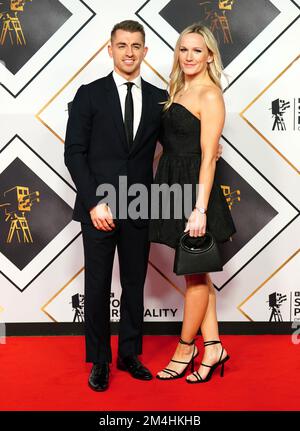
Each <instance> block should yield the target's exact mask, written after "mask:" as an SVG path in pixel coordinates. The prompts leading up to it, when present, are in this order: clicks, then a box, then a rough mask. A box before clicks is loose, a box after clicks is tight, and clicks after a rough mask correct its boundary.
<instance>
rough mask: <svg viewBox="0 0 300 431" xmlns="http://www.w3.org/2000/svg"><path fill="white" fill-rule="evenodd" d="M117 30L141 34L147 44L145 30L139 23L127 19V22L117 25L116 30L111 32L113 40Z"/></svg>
mask: <svg viewBox="0 0 300 431" xmlns="http://www.w3.org/2000/svg"><path fill="white" fill-rule="evenodd" d="M117 30H124V31H128V32H129V33H135V32H139V33H141V34H142V37H143V43H144V44H145V30H144V27H143V26H142V24H140V23H139V22H138V21H133V20H130V19H127V20H125V21H122V22H118V23H117V24H115V25H114V28H113V29H112V31H111V35H110V37H111V40H112V39H113V38H114V36H115V34H116V31H117Z"/></svg>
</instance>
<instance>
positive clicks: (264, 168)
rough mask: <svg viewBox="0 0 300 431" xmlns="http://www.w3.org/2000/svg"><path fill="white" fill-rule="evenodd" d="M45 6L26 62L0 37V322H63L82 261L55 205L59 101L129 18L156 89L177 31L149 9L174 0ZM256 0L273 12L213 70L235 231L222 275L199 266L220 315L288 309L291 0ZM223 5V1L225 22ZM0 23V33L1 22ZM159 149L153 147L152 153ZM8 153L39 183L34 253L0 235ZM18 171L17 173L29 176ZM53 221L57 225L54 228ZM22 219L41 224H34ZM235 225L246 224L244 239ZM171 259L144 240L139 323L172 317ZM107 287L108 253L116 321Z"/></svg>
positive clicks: (299, 294)
mask: <svg viewBox="0 0 300 431" xmlns="http://www.w3.org/2000/svg"><path fill="white" fill-rule="evenodd" d="M35 1H36V0H32V2H31V3H29V2H28V3H25V5H24V10H23V12H19V17H20V21H21V23H22V19H24V20H25V17H26V14H27V18H28V16H29V12H30V7H32V10H33V7H34V2H35ZM40 2H42V0H40ZM54 3H60V4H61V5H62V6H63V7H64V10H66V11H69V12H68V14H69V15H68V16H67V15H66V20H65V22H63V23H61V24H60V26H59V27H58V28H57V29H56V30H55V32H54V33H53V35H52V36H51V37H49V38H48V39H47V41H45V42H43V44H41V46H40V47H39V48H38V49H36V50H35V52H33V53H32V55H31V56H30V57H29V58H28V59H26V61H25V60H23V63H22V64H21V63H20V62H19V63H18V64H19V66H16V65H14V66H13V65H11V64H13V61H15V60H16V56H18V55H21V54H20V52H21V51H20V50H21V49H22V48H24V46H21V47H20V46H19V47H18V46H16V44H14V45H13V46H12V44H11V42H10V41H9V39H8V36H7V38H6V40H5V42H4V43H3V44H2V45H1V44H0V59H1V61H2V63H1V64H0V82H1V86H0V114H1V117H0V118H1V120H0V121H1V123H0V124H1V133H0V205H2V207H1V206H0V218H1V220H2V224H1V232H0V236H1V239H0V241H1V243H0V246H1V248H0V270H1V274H0V320H1V321H4V322H72V321H73V319H74V316H75V310H74V308H73V307H72V296H73V295H77V294H79V295H80V294H83V278H84V268H83V249H82V238H81V234H80V224H79V223H77V222H74V221H71V220H70V209H69V207H68V206H70V207H72V206H73V203H74V199H75V191H74V185H73V183H72V180H71V178H70V175H69V173H68V171H67V169H66V167H65V166H64V161H63V152H64V145H63V143H64V136H65V128H66V122H67V115H68V114H67V103H68V102H70V101H71V100H72V99H73V97H74V95H75V92H76V90H77V89H78V87H79V86H80V85H81V84H82V83H88V82H90V81H93V80H95V79H97V78H99V77H101V76H104V75H106V74H108V73H109V72H110V71H111V69H112V61H111V59H110V58H109V56H108V53H107V44H108V40H109V37H110V31H111V29H112V27H113V25H114V24H115V23H116V22H119V21H122V20H124V19H136V20H139V21H140V22H141V23H143V24H144V27H145V30H146V44H147V46H148V47H149V52H148V54H147V57H146V61H145V62H144V63H143V66H142V75H143V77H144V78H145V79H146V80H148V81H150V82H151V83H153V84H155V85H157V86H159V87H163V88H166V84H167V80H168V75H169V72H170V68H171V64H172V57H173V51H172V47H173V46H174V44H175V41H176V39H177V36H178V31H177V30H176V28H175V27H176V26H175V27H174V26H172V25H171V24H170V22H168V21H167V20H166V19H165V15H164V14H163V13H161V11H162V10H163V8H165V7H166V6H168V7H171V6H172V3H176V2H170V1H167V0H150V1H147V2H145V1H144V0H126V1H125V0H123V1H121V0H119V1H118V0H110V1H102V0H85V1H84V2H83V1H79V0H61V1H60V2H58V1H56V0H53V2H52V1H50V2H48V6H49V4H50V6H51V4H52V5H53V6H54ZM177 3H178V1H177ZM181 3H182V4H185V6H184V7H185V8H186V9H188V7H189V5H191V4H192V3H197V2H192V1H188V2H184V1H183V0H182V2H181ZM211 3H218V2H211ZM220 3H222V2H220ZM223 3H224V2H223ZM225 3H226V2H225ZM238 3H239V2H238V0H237V1H236V2H235V3H234V4H233V6H232V13H233V12H234V8H235V7H236V8H237V7H238ZM248 3H249V2H248ZM254 3H255V5H254ZM267 3H268V4H270V7H271V6H272V7H273V8H274V10H276V11H277V12H276V13H274V16H272V19H270V20H269V21H270V22H267V24H265V25H264V28H263V29H260V30H259V32H258V33H257V34H256V35H255V37H254V38H251V39H249V40H248V41H247V44H245V46H243V47H242V49H240V50H239V51H238V52H235V55H234V57H233V59H231V60H230V61H228V64H227V65H226V68H225V72H226V74H227V75H228V79H229V82H230V85H229V86H228V84H226V81H224V88H225V87H226V86H227V88H226V90H225V92H224V97H225V102H226V110H227V118H226V125H225V129H224V133H223V138H222V141H221V143H222V145H223V154H222V160H221V161H220V162H221V163H223V165H224V166H225V168H226V167H227V168H226V169H227V171H228V169H230V172H231V174H230V172H229V171H228V172H229V177H228V176H227V177H226V179H225V177H224V185H225V186H228V187H230V195H229V197H230V198H231V199H230V201H229V202H230V205H232V207H231V210H232V214H233V218H234V221H235V222H236V224H237V226H238V232H237V234H235V235H234V237H233V244H229V248H230V250H229V251H228V253H229V254H228V256H229V257H230V258H228V260H227V262H226V265H225V267H224V271H223V272H221V273H215V274H212V280H213V282H214V285H215V288H216V293H217V304H218V317H219V320H220V321H232V322H236V321H268V320H269V319H270V318H271V315H272V320H276V319H277V320H279V319H282V320H284V321H292V320H294V319H295V318H297V317H298V318H300V299H299V298H300V287H299V283H298V280H299V266H300V255H299V253H298V252H299V237H300V218H299V217H298V218H297V215H299V207H300V193H299V187H300V184H299V169H300V149H299V142H300V88H299V74H300V57H299V51H300V50H299V40H300V25H299V20H298V21H297V20H296V18H297V17H299V12H300V9H299V4H298V2H296V1H290V0H280V1H279V0H276V1H275V0H272V1H268V2H265V1H263V0H260V1H255V2H253V8H254V7H257V6H260V7H258V10H257V11H254V12H255V13H258V15H257V16H258V18H259V16H260V15H261V14H262V15H263V14H266V13H267V12H266V11H264V7H266V6H265V5H266V4H267ZM240 4H242V2H241V3H240ZM175 6H176V5H175ZM175 6H174V7H175ZM236 10H237V9H236ZM230 12H231V11H230V9H227V10H225V13H226V14H227V16H228V18H230ZM254 12H253V13H254ZM32 13H33V12H32ZM175 13H176V7H175ZM178 13H180V11H179V10H178ZM244 13H245V14H246V10H245V11H244ZM247 13H248V12H247ZM187 14H188V12H187ZM220 14H223V10H222V9H220ZM0 16H1V9H0ZM67 18H68V19H67ZM48 19H49V20H50V19H51V14H50V15H49V18H48ZM249 19H252V20H253V19H254V18H253V17H252V18H251V17H249ZM196 20H197V19H196V18H195V19H194V21H196ZM0 22H2V24H0V25H2V28H1V27H0V34H1V31H2V30H3V28H4V21H3V20H2V21H0ZM24 23H25V21H24ZM35 23H36V21H35ZM46 24H47V19H46V20H45V21H43V19H41V20H40V23H39V25H40V31H42V30H43V26H45V28H46ZM24 25H25V24H24ZM255 25H256V23H255V22H254V21H253V26H255ZM24 28H25V27H24ZM35 30H36V27H33V30H32V33H31V31H28V32H27V33H25V31H24V36H25V38H26V41H27V47H28V49H29V47H30V38H34V34H35V33H34V31H35ZM240 31H241V32H242V29H240ZM232 36H233V41H235V40H237V41H238V37H239V36H238V33H237V34H235V33H232ZM13 37H15V36H14V35H13ZM221 51H222V49H221ZM12 57H13V58H12ZM9 59H12V60H13V61H12V63H10V62H9V61H8V60H9ZM16 64H17V63H16ZM276 100H278V102H276ZM272 103H273V105H272ZM276 103H277V104H278V107H279V108H278V112H277V117H276V116H275V114H274V112H275V111H274V112H273V111H272V110H271V108H272V106H273V107H274V110H276V109H275V108H276V106H277V105H276ZM272 114H273V115H272ZM275 117H276V118H277V120H278V121H279V122H280V125H279V126H280V127H283V128H285V130H280V127H279V126H278V123H276V127H275V128H274V130H272V128H273V126H274V124H275V119H276V118H275ZM283 122H284V126H282V123H283ZM278 128H279V129H278ZM159 153H160V147H159V145H158V148H157V156H158V155H159ZM16 158H18V159H20V160H21V161H22V163H23V164H24V165H26V166H27V167H28V168H29V169H30V172H31V173H33V174H34V175H35V176H37V177H38V178H39V179H40V180H41V181H42V182H43V184H44V185H45V187H46V186H47V190H48V192H47V191H46V188H45V192H44V195H42V193H40V203H39V202H37V201H36V202H33V205H32V208H31V212H30V214H29V213H28V217H27V221H28V223H29V225H30V223H31V225H30V226H31V233H32V238H33V243H34V246H35V247H37V248H35V249H33V248H32V249H30V247H32V245H31V244H28V243H24V240H23V238H22V235H21V240H20V242H18V240H17V237H16V235H15V237H14V238H13V241H12V242H11V243H8V242H7V237H8V233H9V226H10V225H9V222H10V221H11V220H8V221H5V208H6V207H5V206H4V204H5V203H7V199H6V197H7V195H5V191H6V190H8V189H10V188H14V187H16V186H17V185H18V186H20V185H22V186H26V184H18V182H17V179H14V175H16V178H17V172H18V170H19V169H23V168H24V165H23V164H17V163H15V164H13V163H14V162H15V159H16ZM18 163H19V162H18ZM18 166H19V167H18ZM10 167H11V171H10V170H9V169H10ZM225 168H224V169H225ZM226 169H225V170H224V172H225V171H226ZM12 172H14V174H12ZM2 174H3V177H2ZM33 174H32V175H33ZM24 175H25V174H24ZM28 175H29V176H28V177H26V178H30V174H28ZM2 178H3V180H2ZM22 178H23V177H22ZM24 178H25V177H24ZM4 179H5V181H4ZM28 181H29V183H30V180H29V179H28ZM32 181H33V180H32ZM36 181H37V180H36ZM29 183H28V184H29ZM28 184H27V186H28ZM32 184H35V185H31V187H29V188H30V192H31V191H35V190H36V189H34V188H33V187H37V188H38V187H42V185H41V184H42V183H38V182H34V181H33V183H32ZM243 187H244V188H243ZM50 189H51V192H52V193H53V192H54V193H53V196H54V195H55V196H58V197H59V198H60V200H59V202H60V204H59V205H60V206H59V207H58V206H54V207H51V202H52V201H53V202H54V199H55V198H54V197H53V196H52V198H51V199H52V200H51V199H50V198H49V202H50V203H49V206H48V207H47V208H48V210H47V212H41V213H40V214H39V208H45V207H42V204H43V198H44V201H45V199H47V193H49V196H50ZM243 190H246V191H247V190H248V191H247V192H246V191H245V192H243ZM248 192H249V194H248ZM250 192H251V193H250ZM253 202H254V203H255V202H257V204H253ZM66 204H67V205H66ZM250 204H251V205H250ZM57 205H58V204H57ZM247 205H248V206H247ZM57 208H61V210H59V209H57ZM249 208H250V210H249ZM45 211H46V210H45ZM60 211H62V212H61V214H62V215H61V216H60ZM31 214H32V217H33V214H35V219H34V218H32V219H30V217H31ZM63 214H64V217H65V219H66V220H65V221H64V222H63ZM19 216H20V213H19ZM264 217H265V218H264ZM36 220H39V223H37V222H36ZM257 220H260V223H258V222H257ZM59 222H61V223H62V226H61V227H60V228H59V231H55V225H57V223H59ZM35 223H36V224H40V226H42V228H40V230H38V228H37V227H36V228H35V227H34V226H35ZM50 227H51V229H52V230H53V234H52V236H51V238H50V237H49V238H50V239H49V238H48V237H47V240H46V239H45V241H44V242H43V241H42V239H41V238H42V236H43V233H47V231H48V228H49V229H50ZM252 227H253V230H251V229H252ZM254 227H255V229H254ZM244 231H247V232H248V234H247V236H245V235H244ZM37 232H39V234H38V233H37ZM243 235H244V236H243ZM38 246H39V247H38ZM29 250H31V251H29ZM30 253H31V254H30ZM17 254H18V258H15V257H14V256H16V255H17ZM29 255H30V256H29ZM27 257H28V258H27ZM15 259H17V260H15ZM16 262H18V263H16ZM20 262H23V263H20ZM172 265H173V251H172V250H171V249H168V248H167V247H165V246H161V245H157V244H155V245H152V246H151V253H150V260H149V267H148V276H147V281H146V285H145V321H180V320H181V319H182V300H183V295H184V280H183V278H182V277H176V276H175V275H174V274H173V272H172ZM298 265H299V266H298ZM271 294H273V296H272V297H271V298H270V297H269V295H271ZM119 296H120V283H119V273H118V262H117V257H116V261H115V265H114V276H113V284H112V304H111V305H112V307H111V309H112V320H113V321H117V320H118V313H119V310H118V299H119ZM79 298H81V297H79ZM270 301H271V303H270ZM270 305H271V306H272V308H271V307H270ZM77 311H78V314H77V321H80V312H82V310H81V309H80V308H78V310H77ZM272 312H273V314H272ZM274 316H275V317H274Z"/></svg>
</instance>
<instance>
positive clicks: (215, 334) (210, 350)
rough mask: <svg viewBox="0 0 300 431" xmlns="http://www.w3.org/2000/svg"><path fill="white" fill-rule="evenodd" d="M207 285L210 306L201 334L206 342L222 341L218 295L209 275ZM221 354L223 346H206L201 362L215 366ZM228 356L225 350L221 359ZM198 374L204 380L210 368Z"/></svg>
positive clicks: (200, 370)
mask: <svg viewBox="0 0 300 431" xmlns="http://www.w3.org/2000/svg"><path fill="white" fill-rule="evenodd" d="M207 284H208V286H209V295H208V305H207V308H206V313H205V316H204V319H203V321H202V323H201V334H202V336H203V340H204V341H212V340H214V341H215V340H220V336H219V328H218V320H217V309H216V293H215V289H214V286H213V283H212V281H211V278H210V276H209V274H207ZM221 352H222V346H221V344H212V345H209V346H206V347H205V350H204V356H203V359H202V361H201V362H203V363H204V364H207V365H211V364H215V363H216V362H217V361H218V360H219V359H220V355H221ZM226 355H227V352H226V350H225V349H224V351H223V353H222V358H221V359H223V358H225V356H226ZM198 372H199V374H200V376H201V377H202V378H203V379H204V378H205V377H206V376H207V374H208V372H209V368H208V367H204V366H202V365H201V366H200V368H199V370H198ZM187 378H188V379H189V380H197V378H196V377H195V376H193V375H190V376H188V377H187Z"/></svg>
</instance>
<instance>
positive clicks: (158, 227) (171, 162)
mask: <svg viewBox="0 0 300 431" xmlns="http://www.w3.org/2000/svg"><path fill="white" fill-rule="evenodd" d="M200 127H201V122H200V120H199V119H198V118H197V117H196V116H195V115H194V114H192V113H191V112H190V111H189V110H188V109H187V108H185V107H184V106H183V105H181V104H179V103H173V104H172V105H171V106H170V108H169V109H168V110H167V111H166V112H165V113H164V114H163V118H162V131H161V136H160V141H161V144H162V146H163V154H162V156H161V158H160V160H159V164H158V167H157V171H156V175H155V179H154V183H155V184H159V185H161V184H168V185H169V186H172V185H173V184H180V185H181V186H182V188H183V186H184V184H192V185H193V186H192V198H191V200H192V208H193V207H194V205H195V202H196V197H197V196H196V185H197V184H198V182H199V171H200V165H201V146H200ZM163 199H164V204H166V202H165V199H166V195H164V197H163ZM169 200H170V202H168V204H169V207H170V218H168V219H167V218H162V216H161V214H162V213H161V212H160V213H159V215H160V216H159V218H158V219H153V218H152V219H151V221H150V233H149V235H150V236H149V238H150V241H152V242H158V243H162V244H166V245H168V246H170V247H172V248H175V247H176V245H177V243H178V240H179V238H180V236H181V234H182V233H183V231H184V229H185V226H186V223H187V219H188V217H189V215H190V213H189V214H188V216H187V215H186V214H185V215H184V211H183V210H182V217H181V218H179V219H178V218H176V217H178V215H177V216H176V217H174V213H175V211H174V209H175V205H176V203H175V200H174V202H173V201H172V195H169ZM206 228H207V230H209V231H210V232H211V233H212V234H213V235H214V236H215V238H216V240H217V241H218V242H225V241H228V240H229V239H230V237H231V236H232V235H233V234H234V233H235V232H236V228H235V225H234V222H233V219H232V216H231V211H230V209H229V207H228V204H227V202H226V198H225V196H224V194H223V191H222V189H221V186H220V184H219V182H218V162H217V164H216V170H215V177H214V182H213V186H212V189H211V193H210V197H209V202H208V207H207V225H206Z"/></svg>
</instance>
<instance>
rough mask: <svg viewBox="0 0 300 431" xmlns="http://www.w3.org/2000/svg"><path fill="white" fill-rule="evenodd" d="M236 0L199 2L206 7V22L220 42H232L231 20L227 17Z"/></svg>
mask: <svg viewBox="0 0 300 431" xmlns="http://www.w3.org/2000/svg"><path fill="white" fill-rule="evenodd" d="M233 3H234V0H223V1H221V0H219V1H218V3H216V2H214V1H204V2H201V3H199V5H200V7H204V16H205V18H204V23H205V24H206V25H207V26H208V27H209V28H210V30H211V31H212V32H213V33H214V35H215V37H216V39H217V40H218V42H219V43H220V42H221V40H222V41H223V43H225V44H228V43H232V42H233V40H232V36H231V31H230V25H229V21H228V19H227V14H226V13H227V11H231V10H232V7H233Z"/></svg>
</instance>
